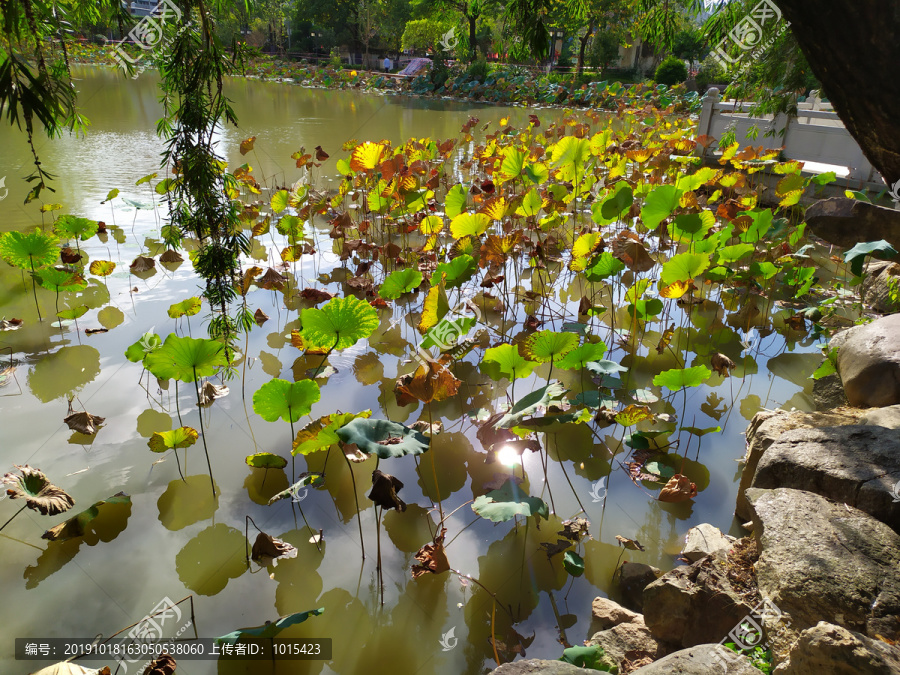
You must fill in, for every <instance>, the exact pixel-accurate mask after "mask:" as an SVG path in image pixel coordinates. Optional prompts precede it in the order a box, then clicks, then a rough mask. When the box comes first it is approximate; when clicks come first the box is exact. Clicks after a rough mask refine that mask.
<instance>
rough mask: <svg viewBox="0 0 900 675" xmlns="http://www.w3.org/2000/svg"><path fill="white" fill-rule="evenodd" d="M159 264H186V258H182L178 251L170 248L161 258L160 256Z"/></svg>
mask: <svg viewBox="0 0 900 675" xmlns="http://www.w3.org/2000/svg"><path fill="white" fill-rule="evenodd" d="M159 262H161V263H167V264H172V263H180V262H184V256H182V255H181V254H180V253H179V252H178V251H176V250H174V249H171V248H170V249H169V250H167V251H166V252H165V253H163V254H162V255H161V256H159Z"/></svg>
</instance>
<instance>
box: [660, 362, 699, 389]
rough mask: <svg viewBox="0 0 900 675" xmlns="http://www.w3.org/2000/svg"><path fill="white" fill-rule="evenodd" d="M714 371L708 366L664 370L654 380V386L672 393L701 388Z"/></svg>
mask: <svg viewBox="0 0 900 675" xmlns="http://www.w3.org/2000/svg"><path fill="white" fill-rule="evenodd" d="M711 375H712V371H710V369H709V368H707V367H706V366H694V367H693V368H672V369H671V370H664V371H663V372H661V373H659V374H658V375H657V376H656V377H654V378H653V384H655V385H656V386H658V387H665V388H666V389H669V390H671V391H678V390H679V389H682V388H683V387H699V386H700V385H701V384H703V383H704V382H706V381H707V380H708V379H709V378H710V376H711Z"/></svg>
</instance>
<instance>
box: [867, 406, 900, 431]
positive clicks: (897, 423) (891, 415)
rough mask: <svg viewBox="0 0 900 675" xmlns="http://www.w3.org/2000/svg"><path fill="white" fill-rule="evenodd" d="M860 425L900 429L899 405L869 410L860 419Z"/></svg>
mask: <svg viewBox="0 0 900 675" xmlns="http://www.w3.org/2000/svg"><path fill="white" fill-rule="evenodd" d="M859 423H860V424H868V425H871V426H875V427H884V428H885V429H900V405H889V406H887V407H886V408H871V409H869V410H866V412H864V413H863V414H862V415H861V416H860V418H859Z"/></svg>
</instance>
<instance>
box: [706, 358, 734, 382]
mask: <svg viewBox="0 0 900 675" xmlns="http://www.w3.org/2000/svg"><path fill="white" fill-rule="evenodd" d="M709 365H711V366H712V369H713V370H714V371H716V372H717V373H718V374H719V375H721V376H722V377H728V375H729V373H728V371H730V370H734V368H735V365H734V361H732V360H731V359H729V358H728V357H727V356H725V355H724V354H720V353H719V352H716V353H715V354H713V355H712V356H711V357H710V358H709Z"/></svg>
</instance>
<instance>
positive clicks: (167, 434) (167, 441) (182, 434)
mask: <svg viewBox="0 0 900 675" xmlns="http://www.w3.org/2000/svg"><path fill="white" fill-rule="evenodd" d="M197 438H199V434H198V433H197V430H196V429H193V428H192V427H178V428H177V429H171V430H169V431H157V432H155V433H154V434H153V435H152V436H151V437H150V440H149V441H147V447H149V448H150V449H151V450H152V451H153V452H166V451H167V450H174V449H175V448H189V447H191V446H192V445H193V444H194V443H196V442H197Z"/></svg>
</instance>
